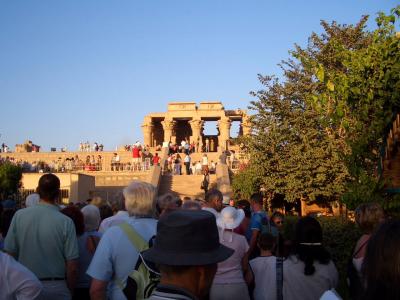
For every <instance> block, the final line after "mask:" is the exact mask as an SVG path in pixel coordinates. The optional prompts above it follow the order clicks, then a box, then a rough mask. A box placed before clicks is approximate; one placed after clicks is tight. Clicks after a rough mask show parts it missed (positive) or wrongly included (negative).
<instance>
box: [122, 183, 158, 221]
mask: <svg viewBox="0 0 400 300" xmlns="http://www.w3.org/2000/svg"><path fill="white" fill-rule="evenodd" d="M123 194H124V197H125V208H126V210H127V211H128V213H129V215H130V216H153V214H154V209H155V196H156V189H155V188H154V186H153V185H152V184H150V183H147V182H143V181H140V180H134V181H132V182H131V183H130V184H129V185H128V186H127V187H126V188H124V190H123Z"/></svg>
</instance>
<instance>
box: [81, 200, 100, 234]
mask: <svg viewBox="0 0 400 300" xmlns="http://www.w3.org/2000/svg"><path fill="white" fill-rule="evenodd" d="M81 212H82V214H83V220H84V222H85V231H94V230H97V229H98V228H99V225H100V210H99V208H98V207H97V206H95V205H93V204H88V205H86V206H85V207H83V208H82V209H81Z"/></svg>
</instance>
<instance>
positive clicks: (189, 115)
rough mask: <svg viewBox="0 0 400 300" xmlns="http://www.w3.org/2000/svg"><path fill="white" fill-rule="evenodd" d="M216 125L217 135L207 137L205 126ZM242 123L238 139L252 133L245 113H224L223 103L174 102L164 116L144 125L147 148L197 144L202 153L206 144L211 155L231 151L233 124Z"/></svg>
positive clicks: (149, 118) (149, 117)
mask: <svg viewBox="0 0 400 300" xmlns="http://www.w3.org/2000/svg"><path fill="white" fill-rule="evenodd" d="M207 121H217V124H218V125H217V130H218V134H217V135H204V134H203V131H204V124H205V122H207ZM234 121H239V122H240V130H239V135H241V134H242V135H247V134H249V133H250V130H251V127H250V120H249V117H248V115H247V112H246V111H245V110H241V109H236V110H225V108H224V106H223V105H222V103H221V102H211V101H210V102H200V104H199V105H197V104H196V103H195V102H171V103H169V104H168V111H167V112H165V113H151V114H148V115H147V116H146V117H145V118H144V122H143V125H142V129H143V136H144V144H145V145H148V146H150V147H157V146H161V145H162V144H163V142H172V143H177V144H180V143H181V141H182V140H186V141H187V142H190V143H192V142H194V144H195V146H196V151H197V152H201V151H203V150H204V149H205V147H206V144H208V146H209V151H210V152H215V151H222V150H228V149H229V139H230V129H231V123H232V122H234Z"/></svg>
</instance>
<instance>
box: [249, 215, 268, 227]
mask: <svg viewBox="0 0 400 300" xmlns="http://www.w3.org/2000/svg"><path fill="white" fill-rule="evenodd" d="M266 221H268V216H267V213H266V212H265V211H263V210H261V211H258V212H256V213H253V215H252V216H251V220H250V229H251V230H258V231H260V232H261V230H262V224H263V222H264V223H266Z"/></svg>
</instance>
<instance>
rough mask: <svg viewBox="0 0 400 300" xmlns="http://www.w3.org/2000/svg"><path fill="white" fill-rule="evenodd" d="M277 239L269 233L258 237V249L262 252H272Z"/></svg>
mask: <svg viewBox="0 0 400 300" xmlns="http://www.w3.org/2000/svg"><path fill="white" fill-rule="evenodd" d="M275 243H276V239H275V238H274V236H273V235H272V234H270V233H269V232H264V233H262V234H260V235H259V237H258V247H259V248H260V249H261V250H272V249H273V248H274V246H275Z"/></svg>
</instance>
